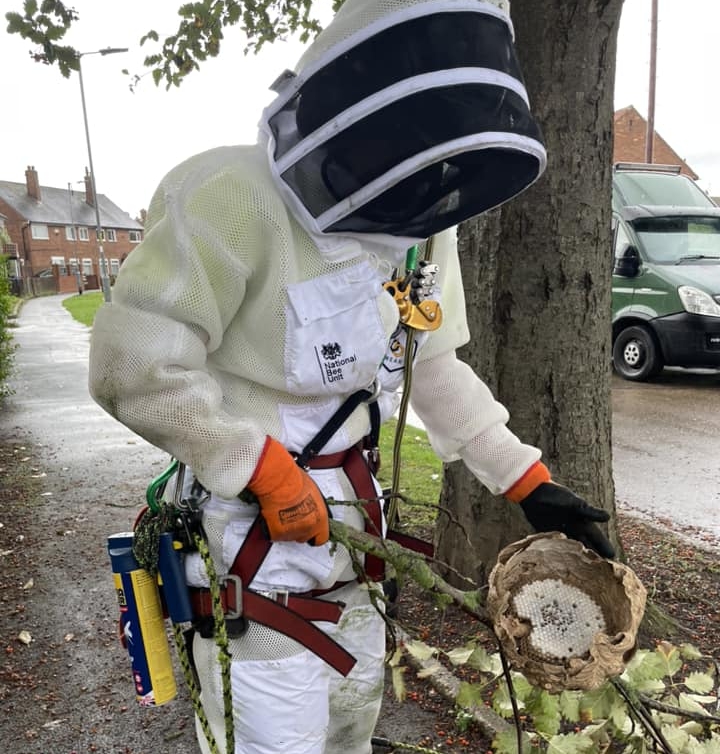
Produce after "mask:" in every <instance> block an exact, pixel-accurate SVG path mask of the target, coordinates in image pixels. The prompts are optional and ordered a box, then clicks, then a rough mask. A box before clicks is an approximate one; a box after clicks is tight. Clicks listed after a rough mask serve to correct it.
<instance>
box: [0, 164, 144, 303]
mask: <svg viewBox="0 0 720 754" xmlns="http://www.w3.org/2000/svg"><path fill="white" fill-rule="evenodd" d="M97 200H98V208H99V215H100V223H101V227H102V232H103V236H104V238H103V241H102V243H103V252H104V256H105V260H106V264H107V266H108V275H109V276H110V278H111V279H113V278H114V276H115V275H116V274H117V272H118V270H119V269H120V265H121V264H122V262H123V260H124V259H125V257H127V255H128V254H130V252H131V251H132V250H133V249H134V248H135V247H136V246H137V244H138V243H140V241H141V240H142V235H143V227H142V225H141V224H140V223H139V222H137V220H133V219H132V218H131V217H130V215H128V214H127V212H124V211H123V210H121V209H120V208H119V207H118V206H117V205H116V204H114V203H113V202H111V201H110V200H109V199H108V198H107V197H106V196H104V195H103V194H98V197H97ZM0 216H4V225H5V229H6V231H7V234H8V235H9V237H10V243H9V244H6V245H5V247H4V249H3V250H2V251H3V252H4V253H5V254H6V255H7V256H8V257H9V263H8V265H9V270H10V275H11V277H14V278H18V279H19V281H20V284H21V287H22V289H23V290H24V291H25V292H28V293H34V292H36V291H37V290H38V288H39V287H41V288H42V290H43V292H47V291H48V285H47V284H46V285H44V286H39V283H40V281H41V280H43V279H44V280H45V281H46V282H47V283H50V279H54V290H55V291H56V292H59V293H70V292H74V291H76V290H77V289H78V280H79V276H78V272H81V273H82V276H83V278H82V280H83V282H82V283H81V284H80V285H81V287H82V288H86V289H97V288H100V257H99V250H98V239H97V217H96V212H95V205H94V203H93V190H92V182H91V178H90V175H89V174H88V172H87V170H86V171H85V189H84V191H83V190H81V191H75V190H73V189H72V187H71V186H70V185H68V188H63V189H60V188H51V187H48V186H41V185H40V181H39V179H38V173H37V171H36V170H35V167H34V166H30V167H28V169H27V170H26V171H25V183H13V182H11V181H0ZM51 290H52V289H51Z"/></svg>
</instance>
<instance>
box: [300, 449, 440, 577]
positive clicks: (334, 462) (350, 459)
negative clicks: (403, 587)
mask: <svg viewBox="0 0 720 754" xmlns="http://www.w3.org/2000/svg"><path fill="white" fill-rule="evenodd" d="M362 447H363V442H362V441H361V442H360V443H358V444H357V445H355V446H354V447H352V448H348V449H347V450H341V451H338V452H337V453H329V454H328V455H322V456H315V457H314V458H311V459H309V460H308V462H307V467H308V468H310V469H332V468H339V467H342V469H343V471H344V472H345V474H346V475H347V478H348V479H349V481H350V484H351V486H352V488H353V490H354V491H355V494H356V495H357V497H358V499H359V500H366V501H367V502H366V503H365V506H364V508H365V512H366V513H367V516H368V520H367V521H366V523H365V531H366V532H367V533H368V534H374V535H375V536H381V533H382V509H381V506H380V501H379V500H378V498H377V491H376V489H375V485H374V483H373V478H372V467H371V466H369V465H368V462H367V460H366V459H365V456H364V455H363V453H362V450H361V448H362ZM385 539H389V540H392V541H393V542H397V543H398V544H400V545H402V546H403V547H407V548H408V549H409V550H412V551H413V552H418V553H420V554H421V555H424V556H425V557H426V558H431V557H433V555H434V554H435V548H434V547H433V544H432V542H426V541H425V540H422V539H418V538H417V537H413V536H411V535H410V534H405V533H404V532H400V531H397V530H396V529H389V530H388V531H387V533H386V534H385ZM365 571H366V573H367V575H368V577H369V578H370V579H372V580H373V581H381V580H382V579H383V578H384V576H385V561H384V560H383V559H382V558H378V557H377V556H375V555H366V556H365Z"/></svg>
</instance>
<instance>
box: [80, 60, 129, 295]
mask: <svg viewBox="0 0 720 754" xmlns="http://www.w3.org/2000/svg"><path fill="white" fill-rule="evenodd" d="M127 51H128V48H127V47H105V48H104V49H102V50H94V51H93V52H78V53H77V61H78V77H79V78H80V99H81V101H82V111H83V120H84V122H85V139H86V141H87V152H88V163H89V168H90V183H91V184H92V199H93V204H94V205H95V234H96V236H97V243H98V257H99V260H100V283H101V285H102V292H103V298H104V299H105V301H110V300H111V294H110V277H109V276H108V270H107V264H106V260H105V250H104V249H103V230H102V225H101V223H100V207H99V206H98V198H97V186H96V185H95V170H94V168H93V159H92V149H91V148H90V129H89V127H88V118H87V108H86V106H85V87H84V86H83V77H82V65H81V59H82V58H83V56H85V55H114V54H115V53H118V52H127Z"/></svg>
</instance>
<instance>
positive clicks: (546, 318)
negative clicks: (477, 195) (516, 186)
mask: <svg viewBox="0 0 720 754" xmlns="http://www.w3.org/2000/svg"><path fill="white" fill-rule="evenodd" d="M621 6H622V0H605V1H602V0H575V1H572V0H548V1H547V2H544V3H538V2H537V0H514V2H513V3H512V8H511V11H512V17H513V23H514V25H515V37H516V45H517V48H518V54H519V56H520V59H521V63H522V68H523V71H524V74H525V79H526V85H527V89H528V92H529V96H530V104H531V107H532V109H533V111H534V112H535V114H536V116H537V117H538V120H539V121H540V124H541V126H542V129H543V133H544V137H545V142H546V147H547V152H548V167H547V170H546V171H545V173H544V175H543V176H542V177H541V178H540V180H538V182H537V183H536V184H535V185H534V186H532V187H531V188H530V189H529V190H528V191H526V192H525V193H523V194H522V195H520V196H519V197H517V198H516V199H514V200H512V201H510V202H509V203H508V204H507V205H505V206H503V207H502V208H501V209H498V210H495V211H493V212H490V213H487V214H486V215H484V216H482V217H479V218H476V219H473V220H471V221H469V222H467V223H465V224H463V225H462V226H461V228H460V236H459V247H460V253H461V260H462V264H463V274H464V276H465V294H466V296H467V308H468V319H469V324H470V331H471V333H472V334H473V338H472V341H471V342H470V343H469V344H468V345H467V346H466V347H465V348H463V349H462V350H461V352H460V353H459V356H460V357H461V358H462V359H463V360H465V361H467V362H468V363H469V364H470V365H471V366H472V367H473V368H474V369H475V370H476V371H477V373H478V374H479V375H480V376H481V377H482V378H483V379H484V380H485V381H486V382H487V383H488V385H489V386H490V388H491V389H492V390H493V391H494V392H495V395H496V396H497V398H498V399H499V400H500V401H501V402H502V403H504V404H505V405H506V406H507V408H508V410H509V411H510V423H509V426H510V428H511V429H512V430H513V431H514V432H515V434H517V435H518V436H519V437H520V438H521V439H522V440H523V441H524V442H527V443H530V444H533V445H536V446H537V447H539V448H541V450H542V451H543V460H544V461H545V463H546V464H547V465H548V466H549V468H550V469H551V471H552V473H553V478H554V479H555V480H556V481H558V482H561V483H563V484H566V485H568V486H569V487H571V488H572V489H573V490H574V491H575V492H576V493H577V494H579V495H581V496H582V497H584V498H585V499H586V500H587V501H588V502H590V503H592V504H593V505H597V506H600V507H602V508H604V509H606V510H607V511H609V512H610V514H611V516H612V518H611V521H610V524H609V534H610V538H611V540H612V541H613V542H614V544H616V545H617V544H618V542H617V532H616V526H615V496H614V485H613V478H612V455H611V449H612V448H611V403H610V373H611V366H610V328H611V319H610V295H611V272H612V270H611V266H612V254H611V232H610V223H611V174H612V124H613V89H614V78H615V52H616V38H617V29H618V25H619V21H620V10H621ZM442 505H443V506H444V507H446V508H447V509H449V511H450V514H451V515H449V516H441V517H440V519H439V522H438V527H437V532H436V545H437V552H438V557H439V559H440V560H441V561H445V562H447V563H448V564H449V565H450V566H452V568H454V569H457V570H458V571H460V572H461V573H464V574H466V575H468V576H472V577H475V578H478V579H480V580H481V582H482V581H484V579H485V575H486V569H487V568H488V567H492V565H493V564H494V563H495V559H496V556H497V553H498V551H499V549H501V548H502V547H503V546H504V545H505V544H507V543H509V542H511V541H514V540H516V539H519V538H521V537H523V536H525V535H526V534H527V533H529V531H530V528H529V526H528V524H527V523H526V522H525V519H524V517H523V516H522V513H521V512H520V511H519V510H518V509H517V508H516V507H515V506H513V505H512V504H510V503H508V502H507V501H505V500H504V499H503V498H499V497H493V496H491V495H490V494H489V493H488V492H487V491H486V490H485V489H484V488H483V487H482V486H481V485H480V484H479V483H478V482H477V481H476V480H475V479H474V478H473V477H472V476H471V475H470V473H469V472H468V471H467V470H466V469H465V467H464V466H463V465H462V464H461V463H453V464H449V465H447V466H446V468H445V479H444V486H443V493H442ZM468 540H469V542H470V546H468V545H467V542H468ZM446 575H447V577H448V578H451V577H450V574H449V573H447V574H446Z"/></svg>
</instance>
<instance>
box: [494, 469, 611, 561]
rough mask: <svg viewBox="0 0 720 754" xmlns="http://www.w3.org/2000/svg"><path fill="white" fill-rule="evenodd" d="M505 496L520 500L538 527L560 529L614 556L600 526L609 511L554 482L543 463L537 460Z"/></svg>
mask: <svg viewBox="0 0 720 754" xmlns="http://www.w3.org/2000/svg"><path fill="white" fill-rule="evenodd" d="M505 497H507V498H508V500H511V501H512V502H515V503H519V504H520V507H521V508H522V511H523V513H524V514H525V518H527V520H528V521H529V522H530V525H531V526H532V527H533V528H534V529H535V531H559V532H562V533H563V534H565V535H566V536H568V537H569V538H570V539H576V540H577V541H578V542H580V543H581V544H583V545H584V546H585V547H587V548H589V549H591V550H595V552H596V553H597V554H598V555H600V556H601V557H603V558H613V557H615V550H614V549H613V546H612V545H611V544H610V541H609V540H608V539H607V537H606V536H605V535H604V534H603V533H602V531H600V528H599V527H598V526H597V524H598V523H605V522H606V521H608V520H609V518H610V515H609V514H608V512H607V511H604V510H602V508H595V507H594V506H592V505H589V504H588V503H586V502H585V501H584V500H583V499H582V498H580V497H578V496H577V495H576V494H575V493H574V492H571V491H570V490H569V489H568V488H567V487H563V486H561V485H559V484H555V483H554V482H553V481H552V480H551V478H550V472H549V471H548V469H547V467H546V466H545V465H544V464H543V463H540V462H539V461H538V462H537V463H536V464H534V465H533V466H531V467H530V469H529V470H528V471H527V473H526V474H525V475H524V476H523V477H522V479H520V480H519V481H518V482H516V483H515V484H514V485H513V486H512V487H511V488H510V489H509V490H508V491H507V492H506V493H505Z"/></svg>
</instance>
